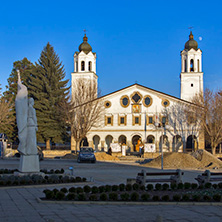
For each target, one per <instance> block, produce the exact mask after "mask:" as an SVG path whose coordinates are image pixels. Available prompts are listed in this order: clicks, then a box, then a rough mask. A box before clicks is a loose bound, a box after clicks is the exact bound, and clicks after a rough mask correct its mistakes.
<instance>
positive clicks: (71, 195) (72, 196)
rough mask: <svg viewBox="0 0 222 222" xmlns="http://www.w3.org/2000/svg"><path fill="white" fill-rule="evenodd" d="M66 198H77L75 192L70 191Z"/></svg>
mask: <svg viewBox="0 0 222 222" xmlns="http://www.w3.org/2000/svg"><path fill="white" fill-rule="evenodd" d="M66 198H67V199H68V200H74V199H75V198H76V194H75V193H71V192H70V193H68V194H67V195H66Z"/></svg>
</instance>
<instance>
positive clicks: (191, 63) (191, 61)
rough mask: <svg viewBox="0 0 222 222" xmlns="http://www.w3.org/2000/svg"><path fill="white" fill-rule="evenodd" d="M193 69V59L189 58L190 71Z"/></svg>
mask: <svg viewBox="0 0 222 222" xmlns="http://www.w3.org/2000/svg"><path fill="white" fill-rule="evenodd" d="M193 71H194V63H193V59H191V60H190V72H193Z"/></svg>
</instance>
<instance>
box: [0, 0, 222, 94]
mask: <svg viewBox="0 0 222 222" xmlns="http://www.w3.org/2000/svg"><path fill="white" fill-rule="evenodd" d="M221 6H222V3H221V1H213V0H212V1H205V0H202V1H198V0H196V1H170V0H169V1H149V0H144V1H143V0H138V1H130V0H128V1H125V0H118V1H117V0H112V1H96V0H94V1H88V0H84V1H75V0H72V1H67V0H63V1H57V0H54V1H51V0H45V1H42V0H39V1H23V0H21V1H13V0H12V1H3V2H1V6H0V21H1V23H0V61H1V62H0V64H1V66H0V83H1V85H2V86H3V89H4V86H5V85H6V84H7V78H8V77H9V75H10V73H11V70H12V65H13V62H14V61H17V60H21V59H22V58H24V57H27V58H28V59H29V60H31V61H32V62H36V61H37V60H38V59H39V56H40V53H41V51H42V49H43V47H44V46H45V45H46V44H47V42H49V43H50V44H51V45H52V46H53V47H54V49H55V51H56V52H57V54H58V55H59V57H60V59H61V61H62V62H63V64H64V66H65V70H66V78H67V79H70V78H71V74H70V73H71V72H73V54H74V52H75V51H77V50H78V46H79V44H80V43H81V42H82V37H83V35H84V33H83V29H86V30H87V36H88V42H89V43H90V44H91V46H92V48H93V52H96V53H97V74H98V77H99V86H100V88H101V90H102V94H103V95H104V94H107V93H110V92H113V91H115V90H118V89H120V88H123V87H126V86H128V85H131V84H134V83H135V82H137V83H139V84H142V85H144V86H147V87H150V88H153V89H155V90H159V91H162V92H164V93H168V94H170V95H173V96H177V97H179V95H180V94H179V93H180V78H179V75H180V69H181V68H180V51H181V50H183V48H184V44H185V42H186V41H187V40H188V36H189V29H188V27H190V26H193V27H194V28H193V34H194V39H195V40H197V42H198V45H199V47H200V49H201V50H202V51H203V71H204V86H205V87H208V88H210V89H219V88H221V85H222V53H221V51H222V41H221V40H222V16H221ZM199 37H202V41H200V40H199Z"/></svg>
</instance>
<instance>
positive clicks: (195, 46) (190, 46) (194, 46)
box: [185, 32, 198, 50]
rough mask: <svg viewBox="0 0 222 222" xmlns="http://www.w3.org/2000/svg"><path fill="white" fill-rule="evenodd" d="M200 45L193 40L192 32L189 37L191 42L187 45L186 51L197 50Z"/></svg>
mask: <svg viewBox="0 0 222 222" xmlns="http://www.w3.org/2000/svg"><path fill="white" fill-rule="evenodd" d="M197 48H198V44H197V42H196V41H195V40H194V39H193V33H192V32H190V35H189V40H188V41H187V42H186V44H185V49H187V50H190V49H195V50H197Z"/></svg>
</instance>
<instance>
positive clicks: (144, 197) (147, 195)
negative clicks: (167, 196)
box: [141, 193, 150, 201]
mask: <svg viewBox="0 0 222 222" xmlns="http://www.w3.org/2000/svg"><path fill="white" fill-rule="evenodd" d="M149 199H150V195H149V194H148V193H144V194H142V195H141V200H142V201H148V200H149Z"/></svg>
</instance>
